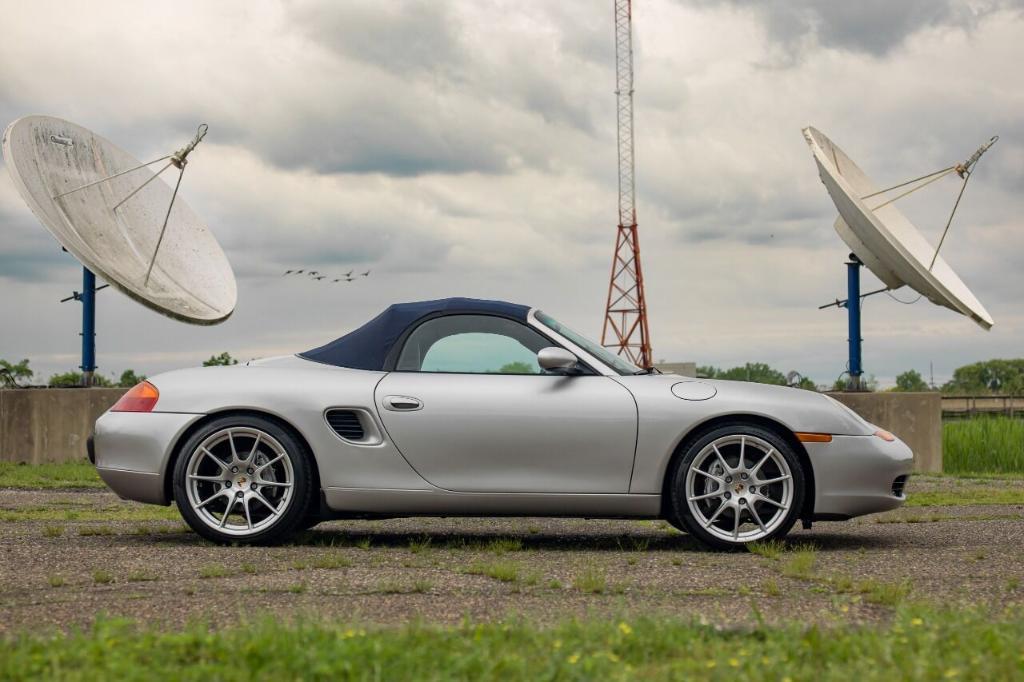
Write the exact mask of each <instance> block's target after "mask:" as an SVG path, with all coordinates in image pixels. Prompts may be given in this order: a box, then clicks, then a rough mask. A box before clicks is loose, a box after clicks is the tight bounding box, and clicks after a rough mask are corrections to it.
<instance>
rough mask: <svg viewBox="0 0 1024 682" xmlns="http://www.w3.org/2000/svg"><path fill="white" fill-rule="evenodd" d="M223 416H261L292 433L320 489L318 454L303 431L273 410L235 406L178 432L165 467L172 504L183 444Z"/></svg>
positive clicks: (166, 494)
mask: <svg viewBox="0 0 1024 682" xmlns="http://www.w3.org/2000/svg"><path fill="white" fill-rule="evenodd" d="M223 417H259V418H261V419H266V420H268V421H271V422H274V424H276V425H277V426H279V427H280V428H282V429H284V430H285V431H287V432H288V433H289V434H291V435H292V436H293V437H294V438H295V439H296V440H297V441H299V443H300V444H301V445H302V447H304V448H305V449H306V453H307V454H308V455H309V463H310V467H311V469H310V470H311V471H312V472H313V490H314V492H316V491H319V490H320V466H319V464H318V463H317V460H316V454H315V453H314V452H313V448H312V447H311V446H310V444H309V440H308V439H307V438H306V437H305V436H304V435H303V434H302V432H301V431H300V430H299V429H297V428H295V426H294V425H292V424H291V423H290V422H289V421H288V420H286V419H284V418H282V417H281V416H279V415H276V414H274V413H272V412H267V411H264V410H259V409H254V408H234V409H226V410H220V411H217V412H210V413H209V414H206V415H204V416H203V417H201V418H199V419H197V420H196V421H194V422H192V423H191V424H189V425H188V427H187V428H186V429H184V430H183V431H182V432H181V433H180V434H178V438H177V440H176V441H175V442H174V446H173V447H172V448H171V454H170V456H169V457H168V458H167V464H166V466H165V467H164V472H163V473H164V476H163V479H164V481H163V482H164V499H166V500H167V503H168V504H170V503H172V502H173V501H174V465H175V464H176V463H177V461H178V458H179V457H180V456H181V448H182V446H183V445H184V444H185V443H186V442H188V439H189V438H191V437H192V435H193V434H194V433H195V432H196V431H198V430H199V429H201V428H203V427H204V426H206V425H207V424H209V423H210V422H212V421H214V420H217V419H221V418H223Z"/></svg>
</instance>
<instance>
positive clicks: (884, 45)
mask: <svg viewBox="0 0 1024 682" xmlns="http://www.w3.org/2000/svg"><path fill="white" fill-rule="evenodd" d="M683 1H684V2H688V3H690V4H696V5H698V6H714V5H723V4H725V5H733V6H736V7H741V8H745V9H749V10H751V11H753V12H756V13H757V14H758V16H759V17H761V20H762V21H763V22H764V24H765V26H766V28H767V30H768V33H769V35H770V36H771V37H772V39H773V40H775V41H777V42H778V43H780V44H781V45H782V46H783V47H784V50H785V51H786V52H788V53H795V52H799V51H800V50H801V48H803V47H805V45H804V43H805V39H807V38H813V39H814V41H815V42H816V43H817V44H818V45H821V46H823V47H830V48H837V49H841V50H849V51H852V52H863V53H866V54H870V55H874V56H876V57H881V56H884V55H886V54H888V53H889V52H890V51H891V50H893V49H895V48H897V47H899V46H900V45H901V44H902V43H903V41H904V40H905V39H906V38H907V37H908V36H910V35H912V34H914V33H915V32H917V31H919V30H921V29H924V28H928V27H933V26H946V27H952V28H958V29H962V30H971V29H973V28H974V27H975V26H976V25H977V23H978V20H979V18H980V17H982V16H984V15H986V14H989V13H991V12H994V11H998V10H1001V9H1010V8H1012V9H1017V10H1019V9H1020V8H1021V7H1024V3H1022V2H1021V1H1020V0H987V1H986V2H980V3H968V2H965V1H964V0H899V1H898V2H893V1H892V0H858V1H857V2H820V1H817V0H683Z"/></svg>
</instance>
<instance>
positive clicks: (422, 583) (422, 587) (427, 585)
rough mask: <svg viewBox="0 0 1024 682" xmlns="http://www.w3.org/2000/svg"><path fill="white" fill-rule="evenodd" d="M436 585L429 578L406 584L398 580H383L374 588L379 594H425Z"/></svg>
mask: <svg viewBox="0 0 1024 682" xmlns="http://www.w3.org/2000/svg"><path fill="white" fill-rule="evenodd" d="M433 586H434V584H433V583H432V582H430V581H429V580H422V579H420V580H416V581H414V582H413V583H412V584H405V583H401V582H398V581H397V580H383V581H381V582H379V583H378V584H377V589H376V590H374V591H375V592H377V593H379V594H423V593H425V592H429V591H430V590H431V588H432V587H433Z"/></svg>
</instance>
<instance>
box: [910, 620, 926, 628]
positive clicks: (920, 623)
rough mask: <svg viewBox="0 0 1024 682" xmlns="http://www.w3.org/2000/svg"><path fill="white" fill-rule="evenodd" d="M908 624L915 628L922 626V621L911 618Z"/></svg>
mask: <svg viewBox="0 0 1024 682" xmlns="http://www.w3.org/2000/svg"><path fill="white" fill-rule="evenodd" d="M910 624H911V625H913V626H915V627H916V626H918V625H924V621H923V620H922V619H920V618H912V619H911V620H910Z"/></svg>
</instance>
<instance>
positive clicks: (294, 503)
mask: <svg viewBox="0 0 1024 682" xmlns="http://www.w3.org/2000/svg"><path fill="white" fill-rule="evenodd" d="M312 480H313V477H312V476H311V471H310V460H309V456H308V454H307V453H306V449H305V447H303V446H302V444H301V443H299V441H298V440H297V439H296V438H295V437H293V436H292V434H291V433H289V432H288V431H287V430H285V429H283V428H281V427H280V426H279V425H278V424H276V423H274V422H272V421H270V420H268V419H264V418H262V417H256V416H231V417H224V418H222V419H217V420H214V421H212V422H210V423H209V424H207V425H206V426H204V427H203V428H202V429H200V430H199V431H197V432H196V433H195V434H193V435H192V436H191V437H190V438H189V439H188V441H187V442H186V443H185V444H184V446H183V447H182V450H181V454H180V456H179V457H178V461H177V463H176V464H175V467H174V499H175V501H176V502H177V505H178V509H179V511H180V512H181V515H182V517H184V519H185V521H186V522H187V523H188V525H189V526H191V527H192V529H193V530H194V531H195V532H197V533H199V534H200V535H202V536H203V537H205V538H207V539H209V540H213V541H214V542H220V543H230V542H239V543H246V544H274V543H277V542H281V541H283V540H286V539H287V538H288V537H290V536H291V535H293V534H294V533H295V532H296V531H298V530H301V529H302V527H303V525H304V522H305V521H306V519H307V518H308V517H309V509H310V505H311V501H312V500H313V495H312V490H311V488H312Z"/></svg>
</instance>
